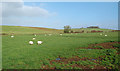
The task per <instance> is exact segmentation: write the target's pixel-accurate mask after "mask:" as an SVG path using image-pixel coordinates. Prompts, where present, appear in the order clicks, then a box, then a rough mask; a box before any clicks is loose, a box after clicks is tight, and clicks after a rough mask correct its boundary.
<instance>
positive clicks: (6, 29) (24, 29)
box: [0, 26, 62, 35]
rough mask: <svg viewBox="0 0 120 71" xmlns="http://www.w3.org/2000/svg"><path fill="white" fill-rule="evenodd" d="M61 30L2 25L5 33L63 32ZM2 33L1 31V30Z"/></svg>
mask: <svg viewBox="0 0 120 71" xmlns="http://www.w3.org/2000/svg"><path fill="white" fill-rule="evenodd" d="M61 32H62V31H61V30H57V29H49V28H34V27H24V26H2V33H5V34H8V35H9V34H11V33H14V34H33V33H36V34H45V33H53V34H55V33H61ZM0 33H1V31H0Z"/></svg>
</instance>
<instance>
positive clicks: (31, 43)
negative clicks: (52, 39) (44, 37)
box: [11, 34, 43, 45]
mask: <svg viewBox="0 0 120 71" xmlns="http://www.w3.org/2000/svg"><path fill="white" fill-rule="evenodd" d="M34 36H36V34H35V35H34ZM13 37H14V35H12V36H11V38H13ZM32 40H35V37H33V38H32ZM42 43H43V42H42V41H37V44H38V45H39V44H42ZM29 44H30V45H33V44H34V42H33V41H29Z"/></svg>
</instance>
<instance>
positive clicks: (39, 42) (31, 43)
mask: <svg viewBox="0 0 120 71" xmlns="http://www.w3.org/2000/svg"><path fill="white" fill-rule="evenodd" d="M48 35H49V36H51V35H52V34H48ZM60 35H61V36H62V35H63V34H60ZM100 35H103V34H102V33H100ZM34 36H36V34H35V35H34ZM45 36H47V35H46V34H45ZM104 36H107V35H104ZM13 37H14V35H11V38H13ZM35 39H36V38H35V37H33V38H32V40H35ZM42 43H43V42H42V41H37V44H38V45H40V44H42ZM29 44H30V45H33V44H34V42H33V41H29Z"/></svg>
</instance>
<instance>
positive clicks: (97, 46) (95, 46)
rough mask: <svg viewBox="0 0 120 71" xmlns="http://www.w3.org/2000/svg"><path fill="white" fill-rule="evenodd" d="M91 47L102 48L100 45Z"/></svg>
mask: <svg viewBox="0 0 120 71" xmlns="http://www.w3.org/2000/svg"><path fill="white" fill-rule="evenodd" d="M93 48H100V49H104V48H103V47H102V46H94V47H93Z"/></svg>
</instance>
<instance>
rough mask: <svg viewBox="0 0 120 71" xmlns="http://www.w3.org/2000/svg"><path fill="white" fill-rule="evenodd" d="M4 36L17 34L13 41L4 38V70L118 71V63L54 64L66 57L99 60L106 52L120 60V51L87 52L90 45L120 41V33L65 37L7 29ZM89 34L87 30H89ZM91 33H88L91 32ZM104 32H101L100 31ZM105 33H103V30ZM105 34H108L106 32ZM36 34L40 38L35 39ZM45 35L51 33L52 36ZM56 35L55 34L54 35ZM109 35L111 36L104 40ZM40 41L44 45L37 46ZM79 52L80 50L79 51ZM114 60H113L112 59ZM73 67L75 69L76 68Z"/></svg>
mask: <svg viewBox="0 0 120 71" xmlns="http://www.w3.org/2000/svg"><path fill="white" fill-rule="evenodd" d="M2 30H3V31H2V33H8V34H10V33H15V34H18V35H14V36H15V37H14V38H11V37H10V35H2V65H3V66H2V67H3V69H41V68H42V69H45V68H48V69H49V68H56V69H82V67H80V66H89V68H94V67H95V66H98V67H99V66H103V67H106V68H109V69H111V68H116V66H117V64H118V60H116V63H111V61H110V60H105V61H103V62H101V63H95V62H94V61H90V60H79V61H76V60H73V61H71V60H70V61H69V62H68V63H65V62H64V61H62V59H61V61H60V62H54V61H53V62H52V64H51V63H50V62H51V61H52V60H56V58H59V57H61V58H62V57H63V58H66V59H69V58H72V57H76V56H78V57H79V58H83V57H86V58H88V59H97V58H98V57H100V56H105V55H106V54H105V51H106V50H110V51H111V52H113V53H112V54H113V56H115V57H116V59H117V56H118V55H116V53H117V49H112V50H111V49H90V50H89V49H84V48H87V47H88V46H89V45H90V44H98V43H105V42H111V41H112V42H114V41H118V32H103V33H102V34H103V35H100V33H79V34H63V35H59V33H62V32H63V31H62V30H51V29H50V31H48V30H47V31H46V30H39V29H33V28H28V27H13V26H11V27H10V26H4V27H3V28H2ZM86 30H87V29H86ZM88 30H89V29H88ZM100 30H101V29H100ZM102 30H103V31H104V29H102ZM105 31H106V30H105ZM33 33H42V34H38V35H37V36H36V37H35V36H34V35H32V34H33ZM44 33H52V35H51V36H49V35H48V34H47V36H45V34H44ZM54 33H56V34H54ZM104 35H108V36H106V37H105V36H104ZM33 37H35V38H36V39H35V40H34V41H33V42H34V44H33V45H29V43H28V42H29V41H30V40H32V38H33ZM38 40H41V41H43V43H42V44H41V45H37V41H38ZM77 48H79V49H77ZM115 57H114V58H115ZM112 58H113V57H112ZM96 61H97V60H96ZM76 64H77V67H75V66H72V65H76Z"/></svg>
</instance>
